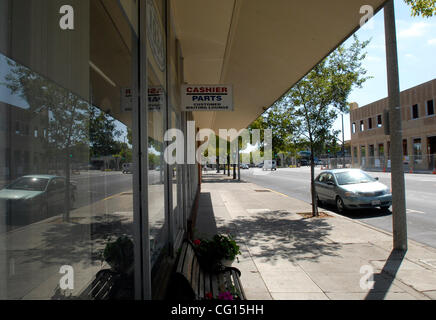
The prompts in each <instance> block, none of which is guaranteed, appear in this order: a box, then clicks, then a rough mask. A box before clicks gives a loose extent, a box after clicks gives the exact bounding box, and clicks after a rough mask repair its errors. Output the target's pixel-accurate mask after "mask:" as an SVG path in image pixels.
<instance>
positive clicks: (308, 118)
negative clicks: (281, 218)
mask: <svg viewBox="0 0 436 320" xmlns="http://www.w3.org/2000/svg"><path fill="white" fill-rule="evenodd" d="M368 44H369V41H364V42H360V41H359V40H358V38H357V37H356V36H354V42H353V43H352V44H351V46H350V47H349V48H346V47H344V46H340V47H339V48H337V49H336V50H335V51H334V52H333V53H332V54H331V55H330V56H328V57H327V58H325V59H324V60H323V61H321V62H320V63H319V64H318V65H317V66H316V67H315V68H314V69H313V70H312V71H310V72H309V73H308V74H307V75H306V76H305V77H304V78H303V79H302V80H300V81H299V82H298V83H297V84H296V85H295V86H294V87H292V88H291V89H290V90H289V92H288V93H287V94H285V95H284V96H283V97H282V98H281V99H280V100H279V101H278V102H277V103H278V104H279V105H281V107H282V108H283V110H285V111H284V112H283V113H282V116H283V117H287V118H289V119H292V123H293V127H294V131H295V135H296V136H299V137H300V139H301V140H307V141H308V143H309V146H310V151H311V155H310V162H311V193H312V212H313V215H314V216H318V207H317V199H316V192H315V161H314V154H315V151H316V150H317V149H318V150H319V149H320V148H322V147H323V145H324V143H325V142H326V141H328V140H330V141H331V137H332V135H334V132H332V129H331V128H332V127H333V123H334V121H335V120H336V119H337V117H338V113H339V112H347V111H348V107H347V106H348V102H347V99H348V96H349V94H350V92H351V90H352V88H353V87H362V85H363V83H364V82H365V81H366V80H367V79H368V78H369V77H366V76H365V74H366V70H365V69H364V68H362V61H363V60H364V59H365V57H366V53H363V52H362V51H363V50H364V49H365V47H366V46H367V45H368Z"/></svg>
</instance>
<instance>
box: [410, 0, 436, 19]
mask: <svg viewBox="0 0 436 320" xmlns="http://www.w3.org/2000/svg"><path fill="white" fill-rule="evenodd" d="M404 2H406V3H407V4H408V5H409V6H411V7H412V16H414V17H415V16H420V15H422V16H423V17H425V18H430V17H432V16H433V15H436V0H404Z"/></svg>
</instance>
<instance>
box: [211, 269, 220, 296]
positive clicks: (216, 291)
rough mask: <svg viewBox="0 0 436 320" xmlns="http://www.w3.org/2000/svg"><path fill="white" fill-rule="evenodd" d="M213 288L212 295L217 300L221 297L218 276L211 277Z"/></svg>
mask: <svg viewBox="0 0 436 320" xmlns="http://www.w3.org/2000/svg"><path fill="white" fill-rule="evenodd" d="M210 285H211V287H212V295H213V297H214V298H215V299H216V298H218V296H219V289H218V279H217V275H216V274H212V275H211V284H210Z"/></svg>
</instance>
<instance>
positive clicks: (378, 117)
mask: <svg viewBox="0 0 436 320" xmlns="http://www.w3.org/2000/svg"><path fill="white" fill-rule="evenodd" d="M382 126H383V117H382V115H381V114H379V115H378V116H377V128H381V127H382Z"/></svg>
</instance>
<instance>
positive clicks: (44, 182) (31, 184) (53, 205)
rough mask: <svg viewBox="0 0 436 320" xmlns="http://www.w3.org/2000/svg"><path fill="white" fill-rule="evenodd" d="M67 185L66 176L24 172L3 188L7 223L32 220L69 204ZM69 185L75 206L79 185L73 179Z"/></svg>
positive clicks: (0, 197) (0, 198)
mask: <svg viewBox="0 0 436 320" xmlns="http://www.w3.org/2000/svg"><path fill="white" fill-rule="evenodd" d="M66 186H67V185H66V179H65V178H64V177H58V176H53V175H29V176H24V177H21V178H18V179H17V180H15V181H14V182H12V183H11V184H9V185H7V186H6V187H5V188H4V189H2V190H0V208H2V207H3V208H5V209H6V210H5V214H6V223H7V225H9V226H10V225H24V224H29V223H32V222H36V221H40V220H43V219H46V218H48V217H50V216H53V215H55V214H57V213H58V212H59V210H60V209H62V208H63V207H64V205H65V195H66V192H67V188H66ZM69 189H70V195H71V196H70V207H73V206H74V202H75V200H76V190H77V187H76V185H75V184H73V183H71V182H70V188H69ZM2 211H3V210H2ZM0 214H3V213H0Z"/></svg>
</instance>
